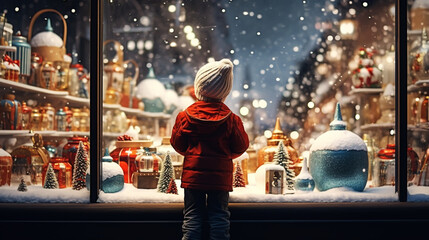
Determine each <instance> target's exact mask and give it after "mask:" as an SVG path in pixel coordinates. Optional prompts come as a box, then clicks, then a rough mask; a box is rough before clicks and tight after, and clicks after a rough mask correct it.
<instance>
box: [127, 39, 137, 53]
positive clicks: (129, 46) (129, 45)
mask: <svg viewBox="0 0 429 240" xmlns="http://www.w3.org/2000/svg"><path fill="white" fill-rule="evenodd" d="M135 48H136V42H134V41H128V43H127V49H128V50H130V51H133V50H134V49H135Z"/></svg>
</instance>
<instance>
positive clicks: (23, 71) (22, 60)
mask: <svg viewBox="0 0 429 240" xmlns="http://www.w3.org/2000/svg"><path fill="white" fill-rule="evenodd" d="M12 46H15V47H16V52H15V53H12V56H11V57H12V59H13V60H18V61H19V82H22V83H24V84H27V79H28V77H29V76H30V66H31V46H30V44H29V43H28V42H27V38H26V37H24V36H22V35H21V32H20V31H18V32H17V33H16V35H15V36H13V37H12Z"/></svg>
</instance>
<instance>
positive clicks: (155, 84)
mask: <svg viewBox="0 0 429 240" xmlns="http://www.w3.org/2000/svg"><path fill="white" fill-rule="evenodd" d="M165 92H166V90H165V87H164V84H162V83H161V82H160V81H159V80H158V79H156V78H155V73H154V71H153V68H150V69H149V74H148V75H147V77H146V78H145V79H143V80H142V81H141V82H140V83H139V84H138V85H137V98H138V99H140V100H141V101H142V102H143V103H144V110H145V111H146V112H163V111H164V110H165V104H164V102H163V100H162V99H163V98H164V96H165Z"/></svg>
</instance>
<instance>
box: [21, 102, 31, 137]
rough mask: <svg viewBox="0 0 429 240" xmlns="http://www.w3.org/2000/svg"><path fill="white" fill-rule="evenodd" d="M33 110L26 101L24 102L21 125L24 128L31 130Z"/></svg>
mask: <svg viewBox="0 0 429 240" xmlns="http://www.w3.org/2000/svg"><path fill="white" fill-rule="evenodd" d="M32 111H33V109H32V108H31V107H30V106H28V105H27V103H26V102H22V115H21V126H22V129H23V130H30V125H31V112H32Z"/></svg>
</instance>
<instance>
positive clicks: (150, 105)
mask: <svg viewBox="0 0 429 240" xmlns="http://www.w3.org/2000/svg"><path fill="white" fill-rule="evenodd" d="M142 102H143V103H144V111H145V112H163V111H164V109H165V105H164V102H163V101H162V99H161V98H160V97H157V98H154V99H149V98H143V99H142Z"/></svg>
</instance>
